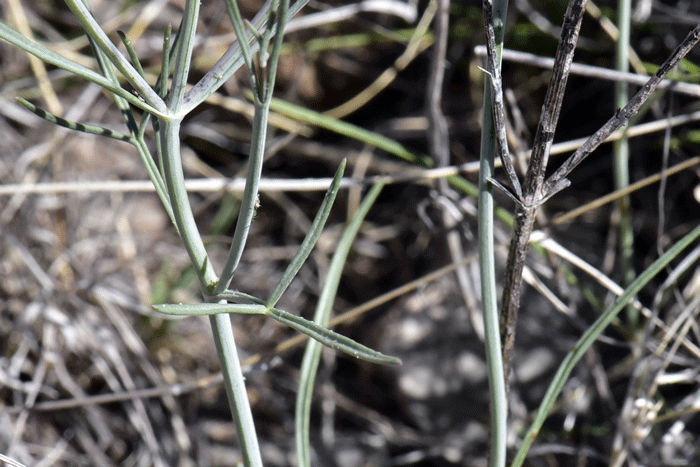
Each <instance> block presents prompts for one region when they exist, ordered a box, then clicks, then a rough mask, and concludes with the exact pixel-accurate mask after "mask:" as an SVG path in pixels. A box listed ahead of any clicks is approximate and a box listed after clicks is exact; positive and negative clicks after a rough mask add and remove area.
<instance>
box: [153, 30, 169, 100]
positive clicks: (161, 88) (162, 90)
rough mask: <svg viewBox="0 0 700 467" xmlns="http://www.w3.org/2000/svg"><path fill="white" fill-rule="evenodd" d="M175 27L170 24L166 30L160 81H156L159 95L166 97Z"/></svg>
mask: <svg viewBox="0 0 700 467" xmlns="http://www.w3.org/2000/svg"><path fill="white" fill-rule="evenodd" d="M172 32H173V28H172V26H170V25H169V24H168V27H167V28H166V30H165V37H163V58H162V61H161V68H160V75H159V76H158V81H157V82H156V86H155V89H156V92H157V93H158V95H159V96H160V97H161V98H162V99H165V96H166V95H167V94H168V76H170V37H171V35H172Z"/></svg>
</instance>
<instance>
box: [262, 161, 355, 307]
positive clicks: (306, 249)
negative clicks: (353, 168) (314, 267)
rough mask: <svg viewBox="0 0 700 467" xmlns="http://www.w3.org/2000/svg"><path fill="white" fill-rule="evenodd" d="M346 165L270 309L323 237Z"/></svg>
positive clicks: (271, 299)
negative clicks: (324, 227) (322, 233)
mask: <svg viewBox="0 0 700 467" xmlns="http://www.w3.org/2000/svg"><path fill="white" fill-rule="evenodd" d="M345 164H346V161H345V160H343V162H342V163H341V164H340V167H339V168H338V170H337V171H336V173H335V177H334V178H333V182H332V183H331V186H330V187H329V188H328V191H327V192H326V196H325V197H324V198H323V203H321V207H320V208H319V210H318V214H316V218H315V219H314V222H313V224H311V228H310V229H309V232H308V233H307V234H306V237H305V238H304V241H303V242H301V246H300V247H299V250H298V251H297V252H296V254H295V255H294V258H292V261H291V262H290V263H289V266H287V270H286V271H284V274H283V275H282V279H281V280H280V282H279V284H277V287H275V290H274V291H273V292H272V294H271V295H270V298H269V300H268V301H267V305H268V306H269V307H270V308H272V307H274V306H275V305H276V304H277V302H278V301H279V299H280V297H281V296H282V294H283V293H284V291H285V290H287V287H289V284H291V282H292V279H294V277H295V276H296V275H297V273H298V272H299V269H301V266H302V265H303V264H304V262H306V259H307V258H308V257H309V255H310V254H311V251H312V250H313V248H314V246H315V245H316V242H317V241H318V237H320V236H321V232H322V231H323V226H324V225H326V220H327V219H328V216H329V215H330V213H331V208H332V207H333V202H334V201H335V197H336V195H337V194H338V189H339V188H340V182H341V180H342V178H343V173H344V171H345Z"/></svg>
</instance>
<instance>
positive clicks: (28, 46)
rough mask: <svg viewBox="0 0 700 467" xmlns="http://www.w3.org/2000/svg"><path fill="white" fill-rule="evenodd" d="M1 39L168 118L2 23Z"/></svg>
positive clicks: (102, 77)
mask: <svg viewBox="0 0 700 467" xmlns="http://www.w3.org/2000/svg"><path fill="white" fill-rule="evenodd" d="M0 39H2V40H4V41H6V42H9V43H10V44H12V45H14V46H15V47H18V48H20V49H22V50H24V51H25V52H27V53H29V54H32V55H34V56H35V57H37V58H39V59H41V60H43V61H44V62H46V63H49V64H51V65H55V66H57V67H59V68H62V69H64V70H66V71H69V72H71V73H73V74H74V75H76V76H80V77H82V78H85V79H86V80H88V81H91V82H93V83H95V84H97V85H99V86H101V87H103V88H104V89H106V90H107V91H109V92H111V93H112V94H115V95H118V96H120V97H122V98H124V99H126V100H127V101H128V102H129V103H130V104H131V105H133V106H135V107H138V108H140V109H142V110H144V111H146V112H151V113H153V114H156V115H159V116H163V117H167V116H168V115H167V113H163V112H162V111H161V110H160V109H158V108H156V107H154V106H152V105H150V104H148V103H146V102H144V101H142V100H141V99H139V98H138V97H136V96H134V95H133V94H131V93H130V92H129V91H126V90H125V89H122V88H121V86H119V85H116V84H114V83H113V82H111V81H110V80H108V79H107V78H105V77H104V76H102V75H100V74H98V73H96V72H94V71H93V70H91V69H89V68H87V67H84V66H83V65H81V64H79V63H77V62H74V61H72V60H69V59H67V58H66V57H64V56H62V55H60V54H57V53H56V52H54V51H52V50H49V49H47V48H46V47H44V46H42V45H40V44H38V43H36V42H34V41H31V40H29V39H27V38H26V37H24V36H23V35H22V34H20V33H18V32H17V31H15V30H14V29H12V28H10V27H9V26H7V25H5V24H4V23H2V22H0Z"/></svg>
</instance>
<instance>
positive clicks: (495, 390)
mask: <svg viewBox="0 0 700 467" xmlns="http://www.w3.org/2000/svg"><path fill="white" fill-rule="evenodd" d="M507 9H508V2H507V1H502V0H499V1H497V2H496V4H495V5H493V4H492V1H491V0H484V19H485V27H486V28H487V29H489V28H492V29H493V31H494V34H495V43H496V51H495V52H496V54H497V66H498V67H500V66H501V51H502V49H503V37H504V29H505V18H506V12H507ZM492 92H493V89H492V86H491V83H490V82H489V80H488V78H487V79H486V82H485V84H484V111H483V119H482V122H483V123H482V133H481V163H480V170H479V201H478V207H479V220H478V222H479V227H478V231H479V272H480V274H481V302H482V307H483V317H484V340H485V344H486V363H487V365H488V375H489V400H490V404H489V407H490V415H491V417H490V453H489V467H504V466H505V464H506V435H507V428H508V399H507V394H506V383H505V375H504V373H503V353H502V349H501V331H500V326H499V312H498V300H497V294H496V269H495V253H494V233H493V224H494V204H495V203H494V199H493V193H492V190H493V185H492V184H491V183H490V182H489V180H490V179H492V178H493V177H494V161H495V158H496V152H497V141H496V140H497V138H496V136H497V135H496V128H495V122H494V108H493V99H492V96H491V93H492Z"/></svg>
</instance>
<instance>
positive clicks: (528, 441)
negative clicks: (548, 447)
mask: <svg viewBox="0 0 700 467" xmlns="http://www.w3.org/2000/svg"><path fill="white" fill-rule="evenodd" d="M698 237H700V226H697V227H695V229H693V230H692V231H691V232H690V233H688V234H687V235H686V236H685V237H683V238H682V239H680V240H679V241H678V242H676V244H675V245H673V246H672V247H671V248H670V249H669V250H668V251H667V252H666V253H664V254H663V255H661V256H660V257H659V258H658V259H657V260H656V261H654V262H653V263H652V264H651V266H649V267H648V268H647V269H646V270H645V271H644V272H642V273H641V274H640V275H639V276H638V277H637V278H636V279H635V280H634V281H633V282H632V283H631V284H630V286H629V287H627V289H625V292H624V293H623V294H622V295H620V296H619V297H618V298H617V300H615V303H614V304H613V305H612V306H611V307H610V308H609V309H607V310H606V311H605V312H604V313H603V314H602V315H601V316H600V317H599V318H598V319H597V320H596V321H595V322H594V323H593V324H592V325H591V327H590V328H588V330H587V331H586V332H585V333H584V334H583V336H581V338H580V339H579V341H578V342H577V343H576V346H575V347H574V348H573V349H572V350H571V351H570V352H569V353H568V354H567V356H566V357H565V358H564V360H563V361H562V362H561V365H559V369H558V370H557V373H556V374H555V375H554V378H553V379H552V382H551V383H550V385H549V388H548V389H547V392H546V393H545V395H544V397H543V398H542V402H541V403H540V407H539V409H538V410H537V415H536V416H535V420H534V421H533V422H532V425H531V426H530V429H529V430H528V432H527V434H526V435H525V438H524V439H523V442H522V444H521V445H520V449H519V450H518V453H517V455H516V456H515V459H514V460H513V464H512V466H513V467H519V466H521V465H522V464H523V462H524V461H525V457H526V456H527V452H528V450H529V449H530V446H531V445H532V443H533V441H534V440H535V438H536V437H537V434H538V433H539V431H540V428H542V425H543V424H544V421H545V420H546V419H547V416H548V415H549V412H550V411H551V410H552V407H553V406H554V404H555V402H556V400H557V397H559V394H560V393H561V391H562V389H563V388H564V384H565V383H566V381H567V380H568V378H569V375H570V374H571V372H572V371H573V369H574V367H575V366H576V364H577V363H578V361H579V360H580V359H581V357H582V356H583V355H584V354H585V353H586V351H587V350H588V349H589V348H590V346H591V345H593V343H594V342H595V340H596V339H597V338H598V336H600V334H601V333H602V332H603V331H604V330H605V328H606V327H607V326H608V325H609V324H610V322H612V320H613V319H614V318H615V317H616V316H617V315H618V313H620V311H622V309H624V308H625V307H626V306H627V305H628V304H629V303H630V301H631V300H632V299H633V298H634V297H635V296H636V295H637V294H638V293H639V292H640V291H641V290H642V288H643V287H644V286H646V285H647V284H648V283H649V281H651V280H652V279H653V278H654V277H655V276H656V275H657V274H658V273H660V272H661V271H663V270H664V268H665V267H666V266H668V264H669V263H670V262H671V261H673V260H674V259H675V258H676V257H677V256H678V255H680V254H681V252H682V251H683V250H684V249H686V248H687V247H688V246H690V244H691V243H693V242H694V241H695V240H696V239H697V238H698Z"/></svg>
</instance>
